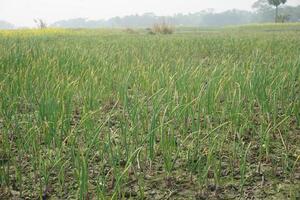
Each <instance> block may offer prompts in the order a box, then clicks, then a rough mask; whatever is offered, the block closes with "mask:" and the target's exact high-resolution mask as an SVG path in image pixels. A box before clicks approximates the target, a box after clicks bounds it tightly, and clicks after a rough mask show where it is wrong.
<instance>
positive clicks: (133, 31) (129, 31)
mask: <svg viewBox="0 0 300 200" xmlns="http://www.w3.org/2000/svg"><path fill="white" fill-rule="evenodd" d="M124 32H126V33H130V34H134V33H137V32H136V31H135V30H134V29H131V28H126V29H125V30H124Z"/></svg>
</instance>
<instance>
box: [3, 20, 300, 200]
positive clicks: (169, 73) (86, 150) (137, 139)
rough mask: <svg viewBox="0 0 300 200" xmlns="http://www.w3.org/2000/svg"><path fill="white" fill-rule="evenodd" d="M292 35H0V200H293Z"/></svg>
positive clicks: (277, 29) (298, 105) (297, 90)
mask: <svg viewBox="0 0 300 200" xmlns="http://www.w3.org/2000/svg"><path fill="white" fill-rule="evenodd" d="M299 198H300V24H286V25H252V26H249V25H248V26H242V27H227V28H220V29H205V30H201V29H200V30H198V29H197V30H194V31H193V30H192V29H191V30H185V29H182V30H181V31H178V32H175V33H174V34H170V35H160V34H154V35H150V34H147V33H146V32H145V31H143V30H132V31H124V30H63V29H45V30H18V31H1V32H0V199H43V200H46V199H86V200H88V199H299Z"/></svg>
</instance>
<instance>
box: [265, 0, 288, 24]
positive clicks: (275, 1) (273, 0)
mask: <svg viewBox="0 0 300 200" xmlns="http://www.w3.org/2000/svg"><path fill="white" fill-rule="evenodd" d="M286 1H287V0H268V3H269V4H270V5H272V6H275V8H276V9H275V22H278V7H279V6H280V4H285V3H286Z"/></svg>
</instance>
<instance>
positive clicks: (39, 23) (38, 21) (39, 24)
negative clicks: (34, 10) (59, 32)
mask: <svg viewBox="0 0 300 200" xmlns="http://www.w3.org/2000/svg"><path fill="white" fill-rule="evenodd" d="M33 21H34V22H35V23H36V25H37V27H38V28H39V29H45V28H47V24H46V22H44V21H43V20H42V19H34V20H33Z"/></svg>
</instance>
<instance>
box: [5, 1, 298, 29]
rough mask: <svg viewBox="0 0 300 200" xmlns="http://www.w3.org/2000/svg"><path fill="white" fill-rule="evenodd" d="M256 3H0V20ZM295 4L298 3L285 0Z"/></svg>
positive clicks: (18, 22) (175, 10) (98, 16)
mask: <svg viewBox="0 0 300 200" xmlns="http://www.w3.org/2000/svg"><path fill="white" fill-rule="evenodd" d="M255 1H256V0H0V20H5V21H9V22H11V23H14V24H15V25H18V26H32V25H34V23H33V19H34V18H41V19H43V20H45V21H46V22H47V23H52V22H54V21H57V20H61V19H70V18H78V17H84V18H89V19H107V18H110V17H114V16H124V15H129V14H142V13H145V12H154V13H155V14H157V15H172V14H175V13H179V12H182V13H188V12H197V11H201V10H204V9H207V8H214V9H215V10H216V11H223V10H227V9H233V8H238V9H245V10H250V9H251V5H252V4H253V3H254V2H255ZM288 2H289V3H288V4H289V5H299V4H300V0H288Z"/></svg>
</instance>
